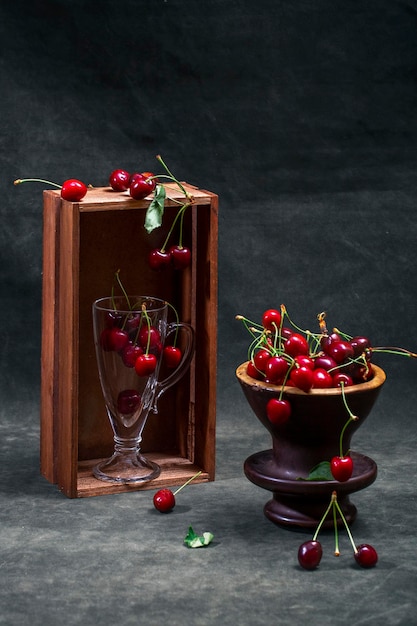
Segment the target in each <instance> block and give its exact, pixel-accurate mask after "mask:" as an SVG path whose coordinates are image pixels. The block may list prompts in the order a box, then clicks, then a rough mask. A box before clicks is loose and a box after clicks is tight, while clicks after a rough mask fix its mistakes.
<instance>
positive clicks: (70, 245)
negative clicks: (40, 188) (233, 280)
mask: <svg viewBox="0 0 417 626" xmlns="http://www.w3.org/2000/svg"><path fill="white" fill-rule="evenodd" d="M165 186H166V189H167V200H166V203H165V213H164V220H163V226H162V227H161V228H159V229H157V230H155V231H154V232H153V233H151V235H148V234H147V233H146V231H145V229H144V226H143V224H144V218H145V212H146V209H147V207H148V206H149V202H150V200H149V199H145V200H140V201H135V200H133V199H132V198H130V196H129V195H128V194H127V193H117V192H114V191H112V190H111V189H110V188H97V189H91V190H89V191H88V193H87V196H86V197H85V198H84V199H83V200H82V201H81V202H79V203H71V202H67V201H64V200H62V199H61V197H60V193H59V192H58V191H45V192H44V229H43V237H44V246H43V295H42V308H43V313H42V355H41V455H40V456H41V473H42V474H43V475H44V476H45V478H46V479H47V480H48V481H49V482H51V483H56V484H57V485H58V487H59V489H60V490H61V491H62V492H63V493H64V494H66V495H67V496H68V497H71V498H75V497H85V496H90V495H101V494H106V493H117V492H119V491H132V490H134V489H136V490H138V489H149V488H157V487H160V486H161V485H172V484H181V483H182V482H185V480H187V479H188V478H190V476H192V475H193V474H195V473H196V472H197V471H199V470H201V471H202V474H201V475H200V477H199V479H198V480H199V481H201V480H214V474H215V421H216V415H215V410H216V408H215V407H216V358H217V350H216V341H217V236H218V232H217V211H218V198H217V195H216V194H213V193H211V192H209V191H204V190H201V189H197V188H196V187H193V186H191V185H188V184H186V183H184V186H185V187H186V189H187V191H189V193H191V194H192V196H193V199H194V200H193V205H192V206H191V207H190V208H189V209H187V211H186V214H185V219H184V242H186V245H189V246H190V247H191V249H192V264H191V267H190V268H187V269H186V270H185V271H182V272H178V271H175V270H174V269H168V270H167V271H161V272H154V271H153V270H151V269H150V268H149V267H148V263H147V257H148V253H149V251H150V250H151V249H152V248H154V247H160V246H161V245H162V242H163V241H164V239H165V236H166V234H167V233H168V230H169V227H170V225H171V224H172V221H173V219H174V218H175V215H176V212H177V210H178V201H181V200H182V199H183V196H182V195H181V193H180V192H179V190H178V189H177V187H176V186H173V185H165ZM174 241H175V240H174ZM117 270H120V276H121V279H122V281H123V284H124V286H125V288H126V290H127V291H128V292H129V293H130V294H132V295H142V294H143V295H153V296H156V297H161V298H164V299H165V300H168V301H169V302H171V303H172V304H173V305H174V306H175V307H176V309H177V310H178V313H179V317H180V319H181V321H185V322H189V323H191V324H192V326H193V327H194V329H195V331H196V352H195V356H194V359H193V362H192V364H191V367H190V371H189V373H188V374H186V375H185V377H184V378H183V379H182V380H181V381H180V382H179V383H177V385H175V386H174V387H172V388H171V389H169V390H168V391H167V392H166V393H165V394H164V395H163V396H162V398H161V401H160V403H159V411H158V414H157V415H156V416H154V415H150V416H149V419H148V422H147V424H146V427H145V431H144V440H143V444H142V450H143V452H144V453H145V454H148V455H149V456H151V457H152V458H155V459H157V462H158V461H160V463H161V467H162V472H161V475H160V477H159V478H158V479H156V480H154V481H152V482H151V483H147V484H145V485H142V486H141V485H135V486H133V487H132V486H128V487H126V486H123V485H111V484H107V483H105V482H102V481H98V480H97V479H95V478H94V477H93V475H92V473H91V468H92V466H93V465H94V463H96V462H98V460H99V459H101V458H105V457H108V456H110V454H111V453H112V450H113V436H112V431H111V428H110V424H109V421H108V418H107V415H106V412H105V407H104V401H103V396H102V393H101V388H100V384H99V378H98V372H97V365H96V360H95V353H94V341H93V335H92V314H91V307H92V303H93V301H94V300H95V299H97V298H99V297H103V296H107V295H110V290H111V285H112V282H113V277H114V273H115V272H116V271H117Z"/></svg>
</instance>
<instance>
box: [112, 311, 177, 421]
mask: <svg viewBox="0 0 417 626" xmlns="http://www.w3.org/2000/svg"><path fill="white" fill-rule="evenodd" d="M100 347H101V348H102V350H104V352H116V353H117V354H118V356H119V357H120V358H121V360H122V362H123V365H124V366H125V367H129V368H132V369H133V368H134V370H135V372H136V374H137V375H138V376H140V377H146V376H151V375H152V374H153V372H154V371H155V369H156V366H157V364H158V359H160V358H163V362H164V364H165V365H166V366H167V367H169V368H171V369H175V368H176V367H178V365H179V363H180V361H181V358H182V352H181V349H180V348H178V347H177V346H175V345H166V346H163V344H162V339H161V334H160V332H159V330H158V329H157V328H156V327H155V326H153V325H152V324H151V320H150V318H149V315H148V313H147V312H146V308H145V307H144V306H143V307H142V310H141V311H134V310H132V311H130V312H129V313H128V314H126V313H125V314H121V313H119V312H118V311H116V310H115V311H113V312H111V313H108V314H107V319H106V326H105V328H104V329H103V330H102V331H101V334H100ZM140 400H141V398H140V395H139V393H138V392H136V391H135V390H131V389H127V390H124V391H121V392H120V394H119V396H118V399H117V409H118V411H119V412H120V413H121V414H123V415H129V414H131V413H132V412H133V411H135V410H136V408H137V407H138V406H139V404H140Z"/></svg>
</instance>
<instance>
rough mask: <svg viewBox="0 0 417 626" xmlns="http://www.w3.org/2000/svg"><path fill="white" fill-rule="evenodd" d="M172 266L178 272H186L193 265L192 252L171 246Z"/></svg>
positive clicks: (181, 247)
mask: <svg viewBox="0 0 417 626" xmlns="http://www.w3.org/2000/svg"><path fill="white" fill-rule="evenodd" d="M169 254H170V257H171V261H172V264H173V266H174V268H175V269H176V270H184V269H185V268H186V267H188V266H189V265H190V263H191V250H190V249H189V248H185V247H183V246H171V248H170V249H169Z"/></svg>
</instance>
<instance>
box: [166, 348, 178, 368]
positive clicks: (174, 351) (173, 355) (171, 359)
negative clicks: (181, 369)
mask: <svg viewBox="0 0 417 626" xmlns="http://www.w3.org/2000/svg"><path fill="white" fill-rule="evenodd" d="M163 356H164V363H165V364H166V365H167V367H169V368H170V369H175V368H176V367H178V365H179V364H180V363H181V359H182V352H181V350H180V349H179V348H177V347H176V346H165V348H164V354H163Z"/></svg>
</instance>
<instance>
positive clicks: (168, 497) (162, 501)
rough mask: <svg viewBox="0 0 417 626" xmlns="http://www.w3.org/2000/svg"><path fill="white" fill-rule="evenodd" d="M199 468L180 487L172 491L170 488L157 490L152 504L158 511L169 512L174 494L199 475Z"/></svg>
mask: <svg viewBox="0 0 417 626" xmlns="http://www.w3.org/2000/svg"><path fill="white" fill-rule="evenodd" d="M200 474H201V470H200V471H199V472H197V474H195V475H194V476H192V477H191V478H189V479H188V480H187V481H186V482H185V483H184V484H183V485H181V487H178V489H177V490H176V491H174V492H172V491H171V489H166V488H165V489H160V490H159V491H157V492H156V493H155V495H154V497H153V505H154V507H155V508H156V509H157V510H158V511H159V512H160V513H169V512H170V511H172V509H173V508H174V506H175V496H176V495H177V494H178V493H179V492H180V491H181V489H184V487H186V486H187V485H188V484H189V483H190V482H191V481H192V480H194V479H195V478H197V476H200Z"/></svg>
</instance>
